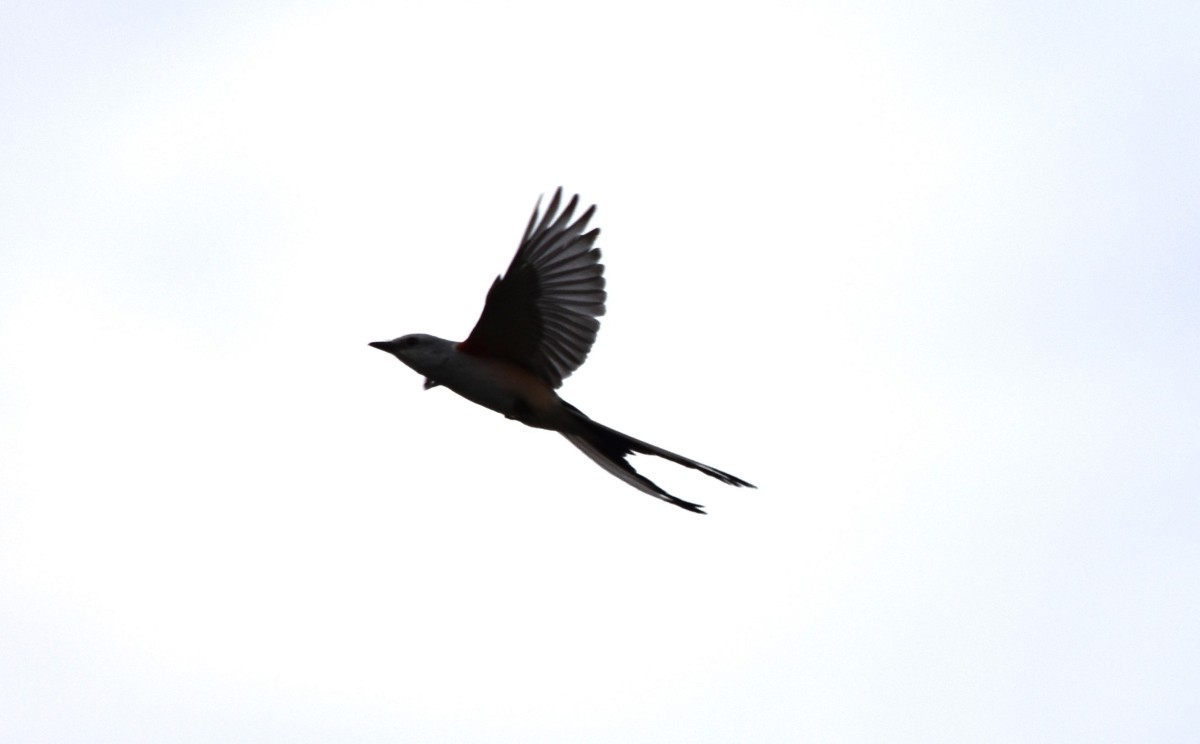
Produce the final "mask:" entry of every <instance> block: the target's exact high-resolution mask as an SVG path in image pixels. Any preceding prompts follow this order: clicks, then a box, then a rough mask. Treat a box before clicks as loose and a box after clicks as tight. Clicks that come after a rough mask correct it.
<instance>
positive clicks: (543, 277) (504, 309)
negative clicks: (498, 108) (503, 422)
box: [369, 186, 755, 514]
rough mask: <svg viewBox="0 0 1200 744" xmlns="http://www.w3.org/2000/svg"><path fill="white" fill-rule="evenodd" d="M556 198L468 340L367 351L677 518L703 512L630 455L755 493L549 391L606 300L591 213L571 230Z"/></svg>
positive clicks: (587, 337)
mask: <svg viewBox="0 0 1200 744" xmlns="http://www.w3.org/2000/svg"><path fill="white" fill-rule="evenodd" d="M562 198H563V190H562V187H561V186H560V187H559V188H558V189H557V190H556V191H555V192H554V196H553V198H551V200H550V204H549V205H548V206H547V207H546V210H545V212H544V213H543V212H541V206H542V198H541V197H538V200H537V203H536V205H535V206H534V208H533V214H532V216H530V218H529V224H528V225H527V226H526V228H525V234H524V235H523V236H522V238H521V242H520V245H519V247H518V248H517V252H516V255H515V256H513V259H512V263H511V264H510V265H509V267H508V270H507V271H505V272H504V274H502V275H500V276H497V277H496V279H495V281H494V282H493V283H492V286H491V288H490V289H489V290H488V293H487V299H486V300H485V302H484V305H483V312H482V313H481V314H480V316H479V320H478V321H477V322H476V323H475V327H474V328H473V329H471V333H470V334H469V335H468V336H467V338H466V340H464V341H460V342H455V341H448V340H446V339H443V338H438V337H437V336H431V335H429V334H425V333H412V334H408V335H404V336H399V337H397V338H394V339H392V340H390V341H372V342H370V344H369V346H371V347H373V348H376V349H379V350H381V351H385V352H387V353H389V354H391V355H392V356H394V357H396V358H397V359H399V360H400V361H401V362H403V363H404V364H406V365H407V366H408V367H410V368H412V369H413V370H414V371H415V372H417V373H418V374H421V375H423V376H424V377H425V382H424V386H423V387H424V389H426V390H429V389H431V388H435V387H445V388H448V389H449V390H451V391H453V392H455V393H457V394H458V395H460V396H462V397H463V398H466V399H467V400H469V401H471V402H472V403H476V404H478V405H481V406H483V407H484V408H489V409H491V410H493V411H496V412H497V413H500V414H503V415H504V416H505V417H507V418H509V419H513V420H515V421H519V422H521V423H523V424H525V425H526V426H531V427H534V428H538V429H547V430H549V431H554V432H558V433H559V434H561V435H562V436H563V437H565V438H566V439H567V441H569V442H570V443H571V444H573V445H575V446H576V447H578V448H579V449H580V450H581V451H582V452H583V453H584V454H585V455H587V456H588V457H590V458H591V459H592V460H593V461H595V462H596V464H598V465H599V466H600V467H602V468H604V469H605V470H606V471H608V472H609V473H611V474H612V475H615V476H616V477H617V478H620V479H621V480H622V481H624V482H625V483H628V484H629V485H631V486H633V487H634V488H636V489H638V490H639V491H642V492H643V493H647V494H649V495H651V496H654V497H656V498H659V499H662V500H663V501H665V502H667V503H669V504H674V505H675V506H678V507H680V508H682V509H686V510H688V511H691V512H695V513H697V514H704V513H705V512H704V507H703V506H701V505H699V504H694V503H692V502H690V501H685V500H683V499H680V498H676V497H675V496H672V495H671V494H669V493H667V492H666V491H665V490H663V489H662V488H660V487H659V486H658V485H657V484H655V483H654V482H653V481H651V480H650V479H649V478H646V477H645V476H644V475H642V474H640V473H638V472H637V471H636V470H635V469H634V468H633V465H632V464H631V463H630V462H629V459H628V457H629V455H631V454H634V453H637V454H643V455H654V456H656V457H661V458H663V459H666V460H669V461H671V462H674V463H677V464H679V465H683V466H685V467H688V468H692V469H694V470H699V471H700V472H701V473H704V474H705V475H708V476H711V477H713V478H716V479H717V480H719V481H721V482H722V483H727V484H729V485H731V486H738V487H742V486H744V487H747V488H755V486H753V485H752V484H750V483H748V482H747V481H744V480H742V479H741V478H738V477H737V476H734V475H730V474H729V473H726V472H725V471H723V470H718V469H717V468H714V467H712V466H711V465H705V464H703V463H701V462H697V461H696V460H692V459H690V458H687V457H684V456H682V455H677V454H675V453H674V452H670V451H668V450H665V449H663V448H661V447H656V446H654V445H652V444H648V443H646V442H643V441H641V440H639V439H634V438H633V437H631V436H629V435H627V434H622V433H621V432H619V431H617V430H615V429H611V428H609V427H607V426H604V425H603V424H600V423H598V422H596V421H593V420H592V419H591V418H589V417H588V416H587V415H586V414H584V413H583V412H582V411H580V410H579V409H578V408H576V407H575V406H573V405H571V404H570V403H567V402H566V401H564V400H563V399H562V398H560V397H559V396H558V393H557V392H555V391H556V390H557V389H558V388H559V387H560V386H561V385H562V383H563V380H564V379H566V378H567V377H568V376H569V375H570V374H571V373H572V372H574V371H575V370H576V369H578V368H579V367H580V365H582V364H583V362H584V360H585V359H586V358H587V356H588V353H589V352H590V351H591V348H592V345H593V344H594V343H595V341H596V334H597V332H598V331H599V329H600V321H599V320H598V318H599V317H600V316H601V315H604V312H605V301H606V300H607V297H608V295H607V292H606V291H605V279H604V265H603V264H602V263H600V249H599V248H597V247H595V243H596V238H597V237H598V236H599V235H600V229H599V228H592V229H590V230H589V229H588V223H589V222H590V221H591V219H592V217H593V216H594V215H595V212H596V206H595V205H592V206H590V207H588V209H587V210H585V211H584V212H583V213H582V214H581V215H580V216H579V218H578V219H575V220H574V221H572V218H573V217H574V214H575V211H576V209H577V208H578V206H579V195H578V194H576V195H574V196H573V197H571V200H570V201H569V202H567V204H566V205H565V206H562ZM560 207H561V210H560Z"/></svg>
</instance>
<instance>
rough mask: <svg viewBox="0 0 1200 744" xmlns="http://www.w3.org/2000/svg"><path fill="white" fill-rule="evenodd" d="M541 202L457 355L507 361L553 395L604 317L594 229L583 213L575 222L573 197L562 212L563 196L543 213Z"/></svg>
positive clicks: (601, 273) (576, 200)
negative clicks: (546, 386)
mask: <svg viewBox="0 0 1200 744" xmlns="http://www.w3.org/2000/svg"><path fill="white" fill-rule="evenodd" d="M541 202H542V200H541V199H540V198H539V199H538V203H537V206H535V207H534V209H533V214H532V215H531V216H530V217H529V223H528V224H527V225H526V227H525V234H524V235H523V236H522V238H521V245H520V247H518V248H517V253H516V255H515V256H513V260H512V263H511V264H509V267H508V270H507V271H506V272H504V274H503V275H502V276H499V277H497V278H496V281H495V282H493V283H492V287H491V289H490V290H489V291H488V295H487V301H486V302H485V303H484V306H483V312H482V313H481V314H480V316H479V320H478V321H477V322H476V323H475V328H473V329H472V330H471V334H470V335H469V336H467V340H466V341H463V342H462V344H461V345H460V348H461V349H462V350H463V351H465V352H467V353H470V354H478V355H480V356H495V357H500V358H503V359H507V360H508V361H511V362H513V363H515V364H517V365H519V366H521V367H523V368H525V369H527V370H529V371H530V372H533V373H534V374H536V375H538V376H539V377H541V378H542V379H543V380H545V381H546V383H547V384H549V385H550V386H551V387H553V388H557V387H558V386H560V385H562V381H563V380H564V379H566V378H567V377H568V376H569V375H570V374H571V373H572V372H574V371H575V370H576V369H578V368H579V366H580V365H581V364H583V361H584V360H585V359H586V358H587V355H588V352H589V351H591V348H592V345H593V344H594V343H595V342H596V333H597V331H599V329H600V321H598V320H597V318H598V317H600V316H601V315H603V314H604V303H605V300H606V299H607V296H608V295H607V292H605V290H604V265H603V264H602V263H600V249H599V248H596V247H595V242H596V238H597V237H598V236H599V235H600V229H599V228H592V229H591V230H588V223H589V222H590V221H591V219H592V216H593V215H594V214H595V212H596V207H595V206H594V205H593V206H591V207H588V208H587V210H585V211H584V212H583V214H581V215H580V216H579V218H578V219H576V220H575V221H574V222H572V221H571V219H572V217H573V215H574V214H575V210H576V208H577V207H578V206H579V196H578V195H575V196H573V197H571V199H570V201H568V202H567V204H566V206H565V207H563V208H562V211H561V212H560V211H559V206H560V205H561V204H562V188H561V187H560V188H558V189H557V190H556V191H555V192H554V196H553V197H552V198H551V199H550V203H549V204H548V205H547V207H546V211H545V212H544V213H543V212H541Z"/></svg>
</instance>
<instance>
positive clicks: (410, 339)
mask: <svg viewBox="0 0 1200 744" xmlns="http://www.w3.org/2000/svg"><path fill="white" fill-rule="evenodd" d="M420 342H421V339H419V338H413V337H412V336H409V337H408V338H406V339H404V341H402V342H401V343H403V344H404V346H405V348H408V347H412V346H416V345H417V344H418V343H420Z"/></svg>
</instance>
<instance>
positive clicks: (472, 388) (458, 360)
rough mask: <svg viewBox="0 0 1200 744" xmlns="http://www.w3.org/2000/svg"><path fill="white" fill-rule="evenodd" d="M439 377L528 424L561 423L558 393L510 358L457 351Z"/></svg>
mask: <svg viewBox="0 0 1200 744" xmlns="http://www.w3.org/2000/svg"><path fill="white" fill-rule="evenodd" d="M437 381H438V382H439V383H441V384H442V385H443V386H445V387H447V388H450V389H451V390H453V391H454V392H455V393H458V394H459V395H461V396H462V397H464V398H466V399H467V400H469V401H471V402H472V403H476V404H478V405H481V406H483V407H484V408H489V409H491V410H493V411H496V412H497V413H500V414H503V415H504V416H506V417H508V418H510V419H516V420H517V421H520V422H522V423H524V424H528V425H529V426H536V427H538V428H542V429H557V428H559V426H560V425H561V422H560V419H562V418H563V411H562V404H561V401H560V400H559V398H558V395H557V394H556V393H555V392H554V390H553V389H551V387H550V386H549V385H547V384H546V383H545V382H544V381H542V380H541V379H540V378H538V377H537V376H536V375H534V374H532V373H530V372H528V371H526V370H524V369H522V368H520V367H518V366H517V365H515V364H512V363H511V362H507V361H504V360H501V359H489V358H485V357H478V356H474V355H471V354H466V353H463V352H458V353H456V354H455V355H454V363H453V364H449V365H445V367H444V368H443V369H442V370H439V373H438V376H437Z"/></svg>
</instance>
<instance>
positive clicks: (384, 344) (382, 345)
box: [367, 341, 396, 354]
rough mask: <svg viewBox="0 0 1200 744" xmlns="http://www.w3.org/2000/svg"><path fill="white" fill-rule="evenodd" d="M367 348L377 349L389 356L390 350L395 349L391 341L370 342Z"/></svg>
mask: <svg viewBox="0 0 1200 744" xmlns="http://www.w3.org/2000/svg"><path fill="white" fill-rule="evenodd" d="M367 346H370V347H372V348H375V349H379V350H380V351H386V352H387V353H389V354H391V353H392V350H393V349H395V348H396V347H395V345H394V344H393V343H392V342H391V341H372V342H371V343H369V344H367Z"/></svg>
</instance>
